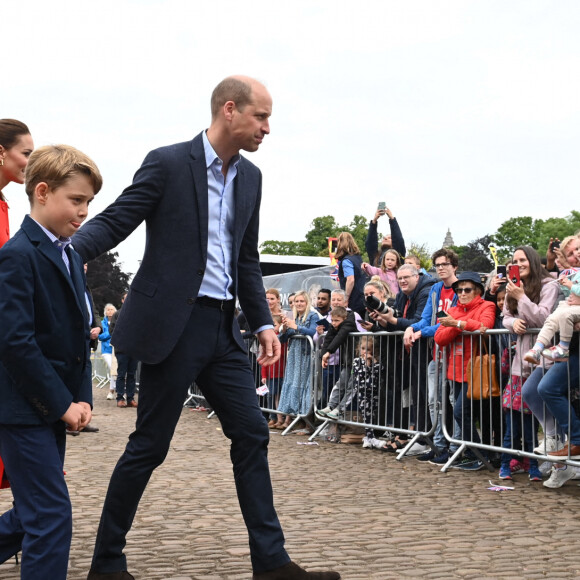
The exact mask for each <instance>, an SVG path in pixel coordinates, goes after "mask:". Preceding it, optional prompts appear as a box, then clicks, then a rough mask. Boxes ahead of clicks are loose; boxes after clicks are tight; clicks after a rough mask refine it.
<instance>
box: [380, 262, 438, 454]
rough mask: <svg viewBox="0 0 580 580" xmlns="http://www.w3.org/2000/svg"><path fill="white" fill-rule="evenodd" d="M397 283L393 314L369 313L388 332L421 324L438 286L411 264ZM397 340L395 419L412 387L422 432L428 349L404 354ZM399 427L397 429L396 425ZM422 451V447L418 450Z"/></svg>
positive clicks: (400, 273) (398, 272) (419, 428)
mask: <svg viewBox="0 0 580 580" xmlns="http://www.w3.org/2000/svg"><path fill="white" fill-rule="evenodd" d="M397 281H398V283H399V288H400V289H401V291H400V292H399V293H398V294H397V297H396V298H395V304H394V310H390V311H389V312H388V313H387V314H379V313H377V312H370V313H369V316H370V317H371V318H373V319H374V320H376V321H377V322H378V324H379V325H381V326H382V327H384V328H385V330H388V331H395V330H406V329H407V328H409V327H410V326H411V325H412V324H414V323H416V322H419V320H420V319H421V314H422V312H423V309H424V308H425V304H426V303H427V299H428V298H429V292H430V291H431V286H433V284H434V283H435V280H433V278H427V277H426V276H420V275H419V271H418V270H417V268H415V266H412V265H411V264H403V265H402V266H401V267H400V268H399V270H398V271H397ZM399 338H400V337H398V339H397V353H396V354H397V360H402V363H403V379H402V382H401V384H396V385H395V390H394V394H395V397H394V402H393V406H394V409H393V410H394V415H395V417H396V416H397V415H400V409H399V405H400V404H401V395H402V391H403V389H405V388H407V387H409V386H410V387H411V390H412V396H413V401H414V405H415V411H416V418H417V421H416V428H417V430H419V431H423V430H424V428H425V427H426V415H427V413H426V405H425V393H426V391H427V372H426V369H427V363H428V360H429V358H428V357H429V351H428V348H426V345H425V346H424V347H423V348H415V349H412V350H411V351H410V352H409V351H407V352H405V351H404V350H403V348H402V342H400V341H399ZM395 426H398V425H395ZM417 449H418V450H420V451H423V450H424V449H425V448H424V447H423V446H421V447H419V446H418V447H417Z"/></svg>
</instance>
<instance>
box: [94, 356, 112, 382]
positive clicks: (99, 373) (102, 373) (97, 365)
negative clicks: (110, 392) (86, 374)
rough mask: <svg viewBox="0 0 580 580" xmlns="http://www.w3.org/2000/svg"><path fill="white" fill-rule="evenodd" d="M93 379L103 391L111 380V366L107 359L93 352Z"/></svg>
mask: <svg viewBox="0 0 580 580" xmlns="http://www.w3.org/2000/svg"><path fill="white" fill-rule="evenodd" d="M91 367H92V379H93V381H97V384H96V387H97V388H98V389H102V388H103V387H104V386H105V385H106V384H107V383H108V382H109V380H110V378H111V375H110V373H109V365H108V364H107V363H106V361H105V359H104V358H103V357H102V356H101V355H100V354H99V353H96V352H91Z"/></svg>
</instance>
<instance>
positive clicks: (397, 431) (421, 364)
mask: <svg viewBox="0 0 580 580" xmlns="http://www.w3.org/2000/svg"><path fill="white" fill-rule="evenodd" d="M537 332H538V330H537V329H531V330H529V331H527V332H526V335H530V336H531V344H533V341H534V339H535V336H536V334H537ZM402 334H403V333H402V332H400V331H399V332H378V333H352V334H351V335H350V336H349V338H348V340H347V343H346V344H345V345H343V346H342V347H341V351H342V356H341V358H340V364H339V365H338V366H337V367H336V368H333V369H330V370H331V372H330V377H331V378H330V379H329V378H327V375H328V374H329V373H328V372H327V373H325V372H323V369H322V365H321V361H320V356H319V354H320V348H319V347H320V345H321V344H322V340H318V345H317V348H313V343H312V340H311V339H310V337H307V336H302V335H294V336H293V337H291V338H290V341H289V348H290V347H291V346H292V343H293V342H295V341H303V342H305V343H306V344H308V346H309V347H310V351H309V352H308V348H306V349H305V351H304V352H305V353H308V355H306V354H304V356H309V357H310V363H309V364H310V367H309V372H307V373H304V375H303V376H299V378H298V380H297V381H295V382H294V384H300V385H301V386H302V388H303V389H305V390H303V394H304V395H305V396H306V398H307V399H308V400H309V402H310V403H309V404H308V411H306V408H303V409H302V412H294V413H290V415H291V417H292V418H293V420H292V423H291V425H290V426H289V427H288V428H287V429H285V430H284V431H283V434H284V435H286V434H288V433H289V432H290V431H291V430H292V429H293V428H294V426H295V425H296V423H297V422H298V421H299V420H301V419H302V420H304V421H305V422H306V424H307V425H308V426H310V427H312V428H313V430H314V432H313V433H312V435H311V436H310V440H313V439H314V438H316V437H319V436H321V435H322V434H324V432H325V431H326V430H327V429H328V427H329V426H330V425H333V424H336V425H338V426H342V427H356V428H363V429H367V430H372V431H376V437H377V438H378V437H381V435H382V438H383V439H384V438H385V436H387V438H388V437H394V436H395V435H399V436H400V437H401V438H402V439H406V440H407V441H408V443H406V444H405V445H404V446H401V448H400V449H399V452H398V455H397V459H398V460H402V459H403V458H404V457H405V456H406V455H407V452H408V451H409V450H410V449H411V447H412V446H413V445H414V444H415V443H416V442H418V441H421V442H422V443H424V444H426V445H428V446H431V447H432V448H433V447H434V433H435V431H436V428H437V426H438V424H439V425H440V428H441V432H442V435H443V437H444V439H445V441H446V443H447V444H448V445H449V446H450V449H451V452H450V454H449V455H450V457H449V460H448V461H447V463H446V464H445V465H443V466H442V468H441V470H442V471H447V470H448V469H449V468H450V467H451V466H452V465H453V464H454V463H455V461H456V460H457V459H458V458H459V456H460V455H461V454H463V453H464V452H466V451H468V450H469V452H470V453H472V454H473V455H474V456H475V457H477V458H478V459H480V460H481V461H482V462H483V463H484V464H485V465H486V466H487V468H488V469H490V470H492V469H495V467H493V466H492V464H491V461H490V459H491V458H492V457H493V455H494V454H496V455H499V454H502V453H506V452H507V453H509V454H510V455H511V456H513V457H514V458H525V457H528V458H530V459H537V460H538V461H540V462H541V461H550V462H558V463H566V464H569V465H572V466H574V467H580V461H576V460H572V459H570V460H567V459H566V458H564V459H555V458H553V457H549V456H548V455H549V452H546V451H545V449H544V453H543V454H538V453H534V451H533V449H531V448H529V447H528V449H526V448H525V433H526V429H528V428H529V427H528V426H526V423H529V421H531V425H532V428H531V432H532V443H533V447H537V446H538V440H537V435H538V432H539V430H540V428H539V424H538V420H537V419H536V418H531V419H528V418H526V415H525V414H524V413H521V412H519V411H516V410H514V408H513V407H514V405H513V403H514V399H516V398H517V397H513V396H510V395H509V392H508V391H506V387H507V386H508V382H509V380H510V378H511V367H512V363H513V357H514V348H513V345H512V338H514V337H515V335H510V333H509V332H508V331H507V330H488V331H486V332H485V334H481V333H479V332H475V333H468V332H463V333H462V335H461V336H463V337H465V338H466V339H467V338H468V337H469V338H473V344H474V348H475V349H476V351H477V352H478V353H483V354H484V353H485V348H487V352H488V353H489V354H490V355H494V356H495V361H494V362H493V363H492V359H491V357H490V358H489V359H488V361H487V368H486V369H485V370H487V373H486V374H484V368H485V367H483V366H479V367H478V366H477V365H475V364H474V363H475V359H473V361H472V364H471V370H470V371H469V374H470V379H471V380H473V378H474V376H475V374H478V375H479V379H480V382H482V383H483V387H482V388H483V389H484V390H485V386H486V384H487V385H488V387H489V389H490V392H491V384H490V383H491V381H492V379H491V377H492V376H495V377H496V378H497V385H498V388H499V391H498V392H497V393H495V395H496V396H490V397H487V398H485V397H484V398H480V399H477V398H474V397H471V398H467V397H463V398H462V401H463V403H462V405H461V411H462V412H461V413H459V408H458V409H457V415H458V416H459V421H456V419H455V417H454V414H453V408H454V406H456V401H457V398H458V396H459V395H460V394H463V389H464V385H463V384H462V382H459V381H454V380H449V379H448V378H447V377H448V375H447V373H448V368H449V356H451V357H453V360H455V357H457V356H459V358H460V365H461V368H463V364H464V363H465V362H466V361H465V358H473V356H472V351H471V350H470V352H469V355H468V356H467V355H466V353H464V352H463V349H461V351H459V347H460V346H463V344H454V345H450V346H449V347H447V348H445V349H442V350H441V351H439V349H438V348H437V349H436V348H435V345H434V342H433V340H432V339H424V338H422V339H420V340H419V341H417V342H415V344H414V346H413V347H412V349H411V352H410V353H407V352H406V351H405V349H404V347H403V343H402ZM248 340H249V341H250V343H249V344H250V348H249V349H248V355H249V357H250V361H251V364H252V369H253V373H254V377H255V382H256V387H257V388H258V387H260V386H261V385H262V381H261V379H262V374H261V372H262V371H261V368H260V367H259V365H258V364H257V362H256V359H257V354H258V343H257V340H256V339H255V337H248ZM465 344H467V342H466V343H465ZM361 347H362V348H364V350H365V353H366V356H367V357H368V356H369V355H368V352H369V351H371V352H372V355H371V356H370V358H368V362H367V364H366V365H363V364H362V362H361ZM484 347H485V348H484ZM526 350H527V348H523V347H520V351H521V354H522V355H523V354H524V353H525V351H526ZM466 352H467V351H466ZM477 352H476V354H477ZM448 353H449V355H448ZM433 354H435V357H436V358H435V359H433V360H432V355H433ZM356 361H358V362H356ZM373 361H374V362H373ZM430 362H431V365H432V368H431V370H432V373H434V374H433V375H432V379H433V378H434V380H435V385H437V384H438V383H439V379H440V378H442V381H441V382H442V385H441V391H440V393H439V392H435V394H436V397H434V398H433V399H432V400H431V406H432V407H433V409H432V411H433V412H432V413H430V410H429V403H430V401H429V390H428V369H429V363H430ZM524 364H525V363H522V366H521V367H520V370H521V371H524V374H525V372H526V369H527V368H529V367H527V364H526V366H524ZM556 364H569V363H556ZM361 365H362V366H361ZM306 366H308V365H306ZM365 367H366V368H365ZM542 368H544V369H545V370H547V368H546V367H545V366H544V365H543V364H542ZM286 374H287V373H284V375H285V376H286ZM441 375H442V376H441ZM265 376H266V378H270V377H269V375H268V370H267V368H266V375H265ZM357 377H358V378H357ZM287 384H289V383H286V385H285V383H284V381H279V384H278V385H276V387H275V388H273V389H270V390H269V392H268V393H266V394H264V395H262V396H259V404H260V407H261V409H262V410H263V411H264V413H267V414H269V415H270V416H275V415H276V414H280V413H279V411H278V404H279V398H280V397H281V396H282V393H283V391H284V387H285V386H287ZM567 391H568V400H569V401H574V402H575V403H576V407H577V408H576V412H577V413H578V414H579V416H580V408H578V405H579V402H580V392H579V391H580V386H579V385H573V384H571V382H570V373H569V372H568V384H567ZM492 394H493V393H492ZM504 399H506V401H509V403H510V405H509V406H508V407H506V408H504V406H503V404H502V401H503V400H504ZM328 406H331V407H332V408H338V409H339V414H338V417H336V418H328V417H326V416H324V415H323V414H321V413H320V411H322V410H323V409H325V408H326V407H328ZM573 412H574V410H573V409H572V408H570V411H569V413H573ZM283 414H285V415H288V413H283ZM527 416H529V417H532V416H531V415H527ZM546 416H547V412H546V407H545V405H544V406H543V417H540V421H539V423H540V424H542V425H545V424H546ZM314 417H316V419H318V420H319V421H320V424H319V425H318V426H316V428H314V425H313V421H314ZM506 421H510V425H512V427H513V426H517V427H519V429H518V431H519V435H514V434H513V433H514V429H513V428H512V430H511V431H512V436H511V438H510V439H509V441H504V438H505V427H506ZM555 427H556V429H558V425H557V424H556V425H555ZM528 439H529V437H528ZM569 439H570V433H566V434H564V437H563V442H564V441H565V440H569ZM504 444H506V447H504ZM494 459H496V458H494Z"/></svg>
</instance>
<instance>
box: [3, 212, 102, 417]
mask: <svg viewBox="0 0 580 580" xmlns="http://www.w3.org/2000/svg"><path fill="white" fill-rule="evenodd" d="M67 255H68V257H69V261H70V274H69V272H68V271H67V268H66V266H65V264H64V262H63V259H62V256H61V253H60V252H59V250H57V249H56V248H55V247H54V245H53V243H52V242H51V241H50V239H49V238H48V236H47V235H46V234H45V233H44V232H43V231H42V229H41V228H40V227H39V226H38V224H37V223H36V222H35V221H34V220H33V219H31V218H30V217H29V216H26V217H25V218H24V221H23V223H22V227H21V229H20V230H19V231H18V232H17V233H16V234H15V236H14V237H13V238H12V239H10V240H9V241H8V242H6V244H5V245H4V246H3V247H2V249H0V423H5V424H21V425H39V424H43V423H49V424H50V423H54V422H55V421H57V420H58V419H60V417H62V416H63V415H64V413H65V412H66V411H67V409H68V408H69V406H70V404H71V403H72V402H79V401H83V402H87V403H89V404H92V400H93V398H92V382H91V363H90V353H89V338H90V336H89V324H88V315H87V306H86V301H85V287H86V285H85V275H84V271H83V262H82V260H81V257H80V256H79V255H78V254H77V253H76V252H74V251H73V250H71V249H70V247H69V249H68V250H67Z"/></svg>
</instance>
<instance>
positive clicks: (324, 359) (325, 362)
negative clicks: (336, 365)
mask: <svg viewBox="0 0 580 580" xmlns="http://www.w3.org/2000/svg"><path fill="white" fill-rule="evenodd" d="M329 358H330V353H329V352H325V353H324V354H323V355H322V368H323V369H326V368H328V359H329Z"/></svg>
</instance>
